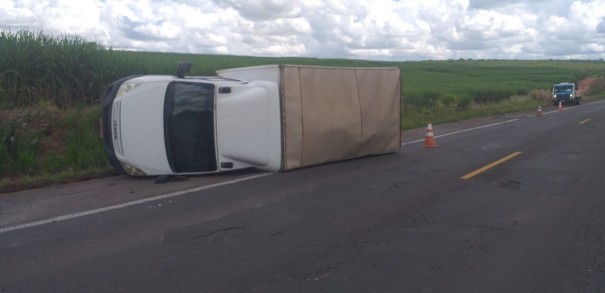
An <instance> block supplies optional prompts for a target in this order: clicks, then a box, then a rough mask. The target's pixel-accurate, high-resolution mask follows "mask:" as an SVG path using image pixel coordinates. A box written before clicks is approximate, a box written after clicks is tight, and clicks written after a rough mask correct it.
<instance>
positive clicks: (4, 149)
mask: <svg viewBox="0 0 605 293" xmlns="http://www.w3.org/2000/svg"><path fill="white" fill-rule="evenodd" d="M0 56H2V58H0V178H1V179H0V192H2V191H10V190H15V189H19V188H24V187H33V186H39V185H44V184H51V183H55V182H66V181H70V180H74V179H76V180H77V179H81V178H88V177H95V176H102V175H105V174H108V173H111V169H110V168H109V166H108V163H107V161H106V159H105V156H104V153H103V149H102V144H101V140H100V137H99V135H98V133H99V124H98V121H99V118H100V107H99V105H100V103H101V100H102V96H103V92H104V90H105V88H106V87H107V85H109V83H111V82H112V81H114V80H117V79H120V78H122V77H125V76H129V75H134V74H174V72H175V69H176V66H177V65H178V64H179V62H181V61H190V62H192V63H193V69H192V71H191V72H190V73H189V74H191V75H214V74H215V71H216V70H218V69H225V68H233V67H244V66H254V65H266V64H278V63H287V64H300V65H322V66H345V67H378V66H380V67H383V66H388V67H399V68H400V69H401V72H402V74H403V82H402V97H401V98H402V104H403V110H402V111H403V113H402V121H401V127H402V129H407V128H415V127H421V126H423V125H426V123H427V122H428V121H432V122H433V123H442V122H449V121H456V120H461V119H469V118H473V117H478V116H486V115H493V114H499V113H506V112H514V111H521V110H527V109H535V108H537V106H538V105H548V104H549V99H550V92H549V91H550V87H551V86H552V84H554V83H559V82H564V81H567V82H580V81H582V80H586V79H587V78H591V79H593V80H596V82H595V83H593V86H592V88H591V89H590V90H589V91H587V92H586V93H584V99H585V100H589V99H600V98H604V97H605V90H604V84H605V83H604V81H603V80H604V79H605V62H603V61H602V60H593V61H586V60H569V61H562V60H540V61H529V60H443V61H414V62H404V61H402V62H380V61H367V60H345V59H316V58H298V57H281V58H268V57H248V56H226V55H199V54H176V53H152V52H130V51H120V50H113V49H110V48H103V47H101V46H99V45H98V44H96V43H92V42H88V41H86V40H84V39H82V38H79V37H77V36H63V37H53V36H48V35H45V34H42V33H34V32H31V31H18V32H6V31H4V32H0Z"/></svg>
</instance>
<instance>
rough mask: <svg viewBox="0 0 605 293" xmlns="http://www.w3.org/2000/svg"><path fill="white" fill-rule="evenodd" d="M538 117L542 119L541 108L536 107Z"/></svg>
mask: <svg viewBox="0 0 605 293" xmlns="http://www.w3.org/2000/svg"><path fill="white" fill-rule="evenodd" d="M536 116H538V117H542V106H538V113H537V114H536Z"/></svg>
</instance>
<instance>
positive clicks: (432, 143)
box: [423, 122, 437, 148]
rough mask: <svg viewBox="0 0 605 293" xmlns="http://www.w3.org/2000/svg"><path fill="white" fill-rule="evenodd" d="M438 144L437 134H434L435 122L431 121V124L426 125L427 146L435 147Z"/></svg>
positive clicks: (425, 140)
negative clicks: (436, 142)
mask: <svg viewBox="0 0 605 293" xmlns="http://www.w3.org/2000/svg"><path fill="white" fill-rule="evenodd" d="M436 146H437V144H435V135H434V134H433V124H432V123H431V122H429V125H428V126H427V127H426V137H425V138H424V145H423V147H425V148H434V147H436Z"/></svg>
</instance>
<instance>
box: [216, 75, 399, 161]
mask: <svg viewBox="0 0 605 293" xmlns="http://www.w3.org/2000/svg"><path fill="white" fill-rule="evenodd" d="M217 73H218V75H219V76H222V77H226V78H236V79H241V80H248V81H255V80H266V81H272V82H275V83H276V84H278V85H279V99H280V101H279V104H280V108H281V154H282V155H281V156H282V162H281V167H280V170H282V171H283V170H291V169H296V168H302V167H307V166H312V165H317V164H322V163H328V162H333V161H339V160H346V159H351V158H356V157H362V156H367V155H375V154H384V153H391V152H397V151H399V148H400V135H401V132H400V121H401V117H400V110H401V105H400V103H401V98H400V96H401V94H400V92H401V73H400V71H399V69H398V68H341V67H338V68H336V67H313V66H300V65H268V66H257V67H246V68H235V69H226V70H219V71H217ZM240 123H246V122H245V121H241V122H240Z"/></svg>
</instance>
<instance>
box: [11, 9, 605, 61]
mask: <svg viewBox="0 0 605 293" xmlns="http://www.w3.org/2000/svg"><path fill="white" fill-rule="evenodd" d="M21 28H29V29H30V30H34V31H37V30H43V31H44V32H46V33H52V34H78V35H80V36H82V37H84V38H86V39H88V40H91V41H96V42H99V43H101V44H103V45H106V46H112V47H114V48H125V49H136V50H148V51H169V52H187V53H219V54H238V55H260V56H308V57H329V58H358V59H380V60H416V59H448V58H454V59H456V58H517V59H536V58H538V59H544V58H563V59H564V58H592V59H598V58H605V48H604V45H602V44H604V43H605V0H502V1H492V0H423V1H394V0H327V1H324V0H307V1H303V0H136V1H120V0H41V1H33V0H0V29H10V30H13V31H14V30H18V29H21Z"/></svg>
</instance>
